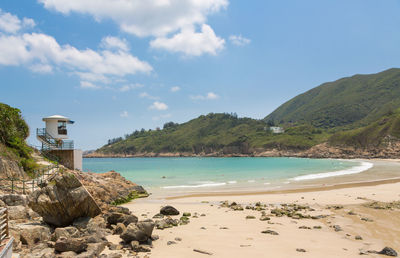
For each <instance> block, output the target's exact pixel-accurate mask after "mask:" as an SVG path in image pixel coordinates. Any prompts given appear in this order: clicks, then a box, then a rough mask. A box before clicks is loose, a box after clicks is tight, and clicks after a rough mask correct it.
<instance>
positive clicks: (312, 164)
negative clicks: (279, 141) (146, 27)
mask: <svg viewBox="0 0 400 258" xmlns="http://www.w3.org/2000/svg"><path fill="white" fill-rule="evenodd" d="M363 166H364V167H365V164H362V162H356V161H346V160H333V159H301V158H253V157H240V158H208V157H207V158H90V159H84V160H83V170H84V171H90V172H98V173H102V172H107V171H110V170H115V171H117V172H119V173H121V174H122V175H123V176H124V177H125V178H127V179H128V180H131V181H133V182H135V183H137V184H140V185H143V186H144V187H147V188H152V189H164V190H167V189H175V190H179V189H181V190H186V191H191V190H200V189H204V190H205V189H211V190H212V189H223V188H235V187H239V186H240V187H246V188H249V187H252V186H254V187H256V186H257V187H260V186H265V187H267V186H276V185H282V184H289V183H291V182H294V181H296V180H312V179H313V177H315V178H323V177H328V176H338V175H342V174H352V173H359V172H361V171H362V170H363ZM364 170H365V169H364ZM332 172H333V173H332Z"/></svg>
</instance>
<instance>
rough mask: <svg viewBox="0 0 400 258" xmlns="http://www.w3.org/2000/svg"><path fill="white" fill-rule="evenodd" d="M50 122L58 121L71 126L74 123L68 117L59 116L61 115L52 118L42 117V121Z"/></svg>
mask: <svg viewBox="0 0 400 258" xmlns="http://www.w3.org/2000/svg"><path fill="white" fill-rule="evenodd" d="M50 120H58V121H65V122H67V123H71V124H73V123H74V121H71V120H70V119H69V118H68V117H65V116H61V115H52V116H48V117H44V118H43V121H45V122H46V121H50Z"/></svg>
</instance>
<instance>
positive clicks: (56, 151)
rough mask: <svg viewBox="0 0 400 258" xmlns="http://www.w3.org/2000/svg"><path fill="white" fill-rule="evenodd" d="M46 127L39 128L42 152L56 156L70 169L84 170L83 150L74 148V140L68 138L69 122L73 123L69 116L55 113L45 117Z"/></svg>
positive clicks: (38, 137)
mask: <svg viewBox="0 0 400 258" xmlns="http://www.w3.org/2000/svg"><path fill="white" fill-rule="evenodd" d="M43 121H44V122H45V123H46V128H38V129H37V130H36V137H37V139H38V140H39V141H40V142H41V143H42V152H43V153H50V154H51V155H52V156H56V157H57V158H58V160H59V162H60V163H61V164H62V165H64V166H65V167H67V168H69V169H78V170H82V150H76V149H74V142H73V141H72V140H67V139H68V131H67V124H73V123H74V121H71V120H70V119H69V118H68V117H65V116H60V115H53V116H49V117H45V118H43Z"/></svg>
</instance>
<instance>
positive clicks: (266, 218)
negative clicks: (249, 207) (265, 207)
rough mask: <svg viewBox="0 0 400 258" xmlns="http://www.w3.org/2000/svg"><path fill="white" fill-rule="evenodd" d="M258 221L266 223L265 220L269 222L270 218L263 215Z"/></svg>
mask: <svg viewBox="0 0 400 258" xmlns="http://www.w3.org/2000/svg"><path fill="white" fill-rule="evenodd" d="M260 220H261V221H266V220H271V218H270V217H268V216H265V215H263V216H261V217H260Z"/></svg>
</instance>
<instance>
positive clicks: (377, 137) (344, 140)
mask: <svg viewBox="0 0 400 258" xmlns="http://www.w3.org/2000/svg"><path fill="white" fill-rule="evenodd" d="M399 140H400V111H399V110H398V111H396V112H394V113H390V114H387V115H385V116H383V117H381V118H380V119H378V120H377V121H376V122H374V123H371V124H370V125H368V126H364V127H361V128H357V129H353V130H349V131H343V132H338V133H336V134H334V135H332V136H331V137H330V139H329V144H330V145H331V146H338V147H341V146H352V147H356V148H361V149H382V148H386V147H387V146H388V145H389V144H391V143H393V142H395V141H399Z"/></svg>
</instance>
